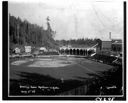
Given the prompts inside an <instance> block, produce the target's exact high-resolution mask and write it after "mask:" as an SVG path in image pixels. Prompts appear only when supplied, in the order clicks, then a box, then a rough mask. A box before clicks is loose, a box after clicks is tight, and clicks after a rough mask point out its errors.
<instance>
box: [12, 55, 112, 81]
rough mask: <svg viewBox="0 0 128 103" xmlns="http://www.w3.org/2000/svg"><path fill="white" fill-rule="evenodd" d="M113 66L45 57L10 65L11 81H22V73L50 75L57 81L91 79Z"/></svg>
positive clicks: (73, 59)
mask: <svg viewBox="0 0 128 103" xmlns="http://www.w3.org/2000/svg"><path fill="white" fill-rule="evenodd" d="M111 68H112V66H110V65H106V64H102V63H98V62H94V61H91V60H88V59H85V58H73V57H48V58H47V57H45V58H43V57H42V58H34V59H24V60H16V61H13V62H11V64H10V79H20V78H22V77H21V76H20V73H22V72H26V73H37V74H42V75H48V76H51V77H53V78H56V79H61V78H63V79H64V80H67V79H80V77H81V78H82V77H84V78H90V76H89V75H88V74H93V73H94V74H97V75H100V72H102V71H108V70H109V69H111Z"/></svg>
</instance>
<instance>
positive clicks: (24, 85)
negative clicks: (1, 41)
mask: <svg viewBox="0 0 128 103" xmlns="http://www.w3.org/2000/svg"><path fill="white" fill-rule="evenodd" d="M53 1H54V0H53ZM69 1H70V2H66V1H64V0H61V1H59V0H57V3H55V2H54V3H53V2H47V1H46V0H44V1H42V2H25V1H24V2H8V16H9V17H8V18H9V22H8V24H9V32H8V37H9V48H8V50H9V54H8V55H9V69H8V75H9V76H8V77H9V81H8V84H9V85H8V88H9V91H8V95H9V96H42V97H43V96H85V97H87V96H89V97H91V96H99V95H100V96H112V97H114V96H119V97H121V96H123V91H124V85H123V73H124V68H123V55H124V54H123V45H124V42H123V36H124V35H123V2H110V1H109V2H107V1H106V2H85V1H81V0H75V1H72V0H69ZM110 99H111V98H110Z"/></svg>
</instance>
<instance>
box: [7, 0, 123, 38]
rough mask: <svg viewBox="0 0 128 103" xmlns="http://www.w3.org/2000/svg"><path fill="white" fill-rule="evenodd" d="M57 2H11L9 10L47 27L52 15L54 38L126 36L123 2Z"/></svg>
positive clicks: (66, 0) (79, 0)
mask: <svg viewBox="0 0 128 103" xmlns="http://www.w3.org/2000/svg"><path fill="white" fill-rule="evenodd" d="M52 1H53V0H52ZM54 1H55V2H47V1H46V0H42V2H35V3H34V2H31V3H30V2H9V13H10V14H11V15H13V16H15V17H20V18H21V19H22V20H25V19H26V20H27V21H29V22H30V23H34V24H38V25H39V26H43V27H44V28H45V29H46V27H47V25H46V18H47V16H49V18H50V24H51V27H52V29H53V30H55V31H56V32H57V33H56V36H55V39H66V40H67V39H77V38H83V37H84V38H100V39H104V40H106V39H108V38H109V32H111V34H112V38H122V37H123V2H110V1H109V2H106V1H105V2H85V0H84V1H83V0H54Z"/></svg>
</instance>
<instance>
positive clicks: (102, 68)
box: [9, 56, 122, 95]
mask: <svg viewBox="0 0 128 103" xmlns="http://www.w3.org/2000/svg"><path fill="white" fill-rule="evenodd" d="M9 71H10V72H9V75H10V95H29V94H30V95H86V94H90V95H95V94H97V95H99V94H101V91H100V88H101V86H103V85H105V86H113V85H114V86H115V85H116V86H117V81H118V80H117V77H118V78H120V77H121V75H118V74H116V75H115V74H114V73H116V72H115V71H118V70H117V69H115V68H114V67H113V66H110V65H106V64H103V63H98V62H95V61H91V60H88V59H86V58H75V57H66V56H65V57H60V56H51V57H40V58H24V59H23V58H22V59H17V60H10V69H9ZM120 71H122V70H121V69H120ZM119 73H121V72H119ZM112 75H113V76H112ZM120 79H121V78H120ZM115 80H116V81H115ZM113 81H114V82H113ZM108 82H109V83H108ZM97 83H98V84H97ZM120 85H121V84H120ZM93 86H95V88H94V87H93ZM120 88H121V86H119V88H117V87H116V88H115V89H118V91H117V92H119V90H120ZM110 93H111V92H110ZM119 93H120V92H119ZM119 93H118V94H119ZM102 94H104V93H102ZM106 94H107V93H106ZM112 94H113V92H112ZM116 94H117V93H116Z"/></svg>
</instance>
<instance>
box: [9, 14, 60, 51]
mask: <svg viewBox="0 0 128 103" xmlns="http://www.w3.org/2000/svg"><path fill="white" fill-rule="evenodd" d="M49 25H50V24H49V23H48V26H49ZM48 29H49V28H47V30H44V29H43V27H40V26H38V25H36V24H31V23H29V22H28V21H27V20H24V21H22V20H21V19H20V18H19V17H18V18H16V17H14V16H11V15H9V43H10V49H13V48H14V47H16V46H18V47H22V46H24V45H31V46H36V47H38V46H45V47H46V48H57V47H58V46H57V44H56V42H55V41H54V39H53V36H54V31H52V29H51V28H50V31H49V30H48Z"/></svg>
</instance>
